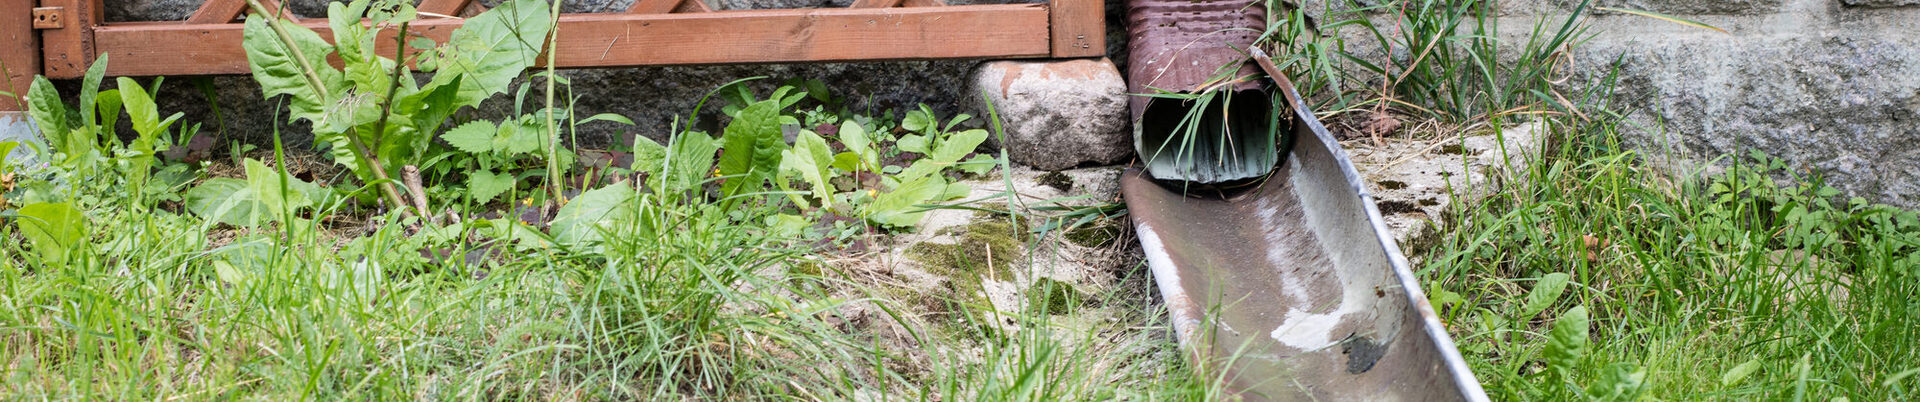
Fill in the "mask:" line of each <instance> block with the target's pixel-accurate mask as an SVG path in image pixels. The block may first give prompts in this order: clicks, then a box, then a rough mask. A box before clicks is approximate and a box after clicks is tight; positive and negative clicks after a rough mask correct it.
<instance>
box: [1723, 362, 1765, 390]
mask: <svg viewBox="0 0 1920 402" xmlns="http://www.w3.org/2000/svg"><path fill="white" fill-rule="evenodd" d="M1757 371H1760V359H1759V358H1753V359H1747V362H1746V363H1740V365H1738V366H1733V368H1732V369H1728V370H1727V372H1726V374H1721V375H1720V386H1723V387H1733V386H1735V385H1740V382H1741V381H1746V380H1747V376H1751V375H1753V373H1754V372H1757Z"/></svg>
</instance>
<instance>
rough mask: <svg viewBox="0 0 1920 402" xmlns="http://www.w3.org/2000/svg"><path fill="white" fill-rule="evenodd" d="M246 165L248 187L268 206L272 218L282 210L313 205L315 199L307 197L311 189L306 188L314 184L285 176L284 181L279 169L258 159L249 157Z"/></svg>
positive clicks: (268, 214)
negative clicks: (268, 165)
mask: <svg viewBox="0 0 1920 402" xmlns="http://www.w3.org/2000/svg"><path fill="white" fill-rule="evenodd" d="M245 165H246V169H247V189H248V190H252V191H253V195H254V196H255V197H258V198H259V200H260V205H261V206H264V207H266V208H267V210H266V213H267V216H268V217H270V219H273V218H277V217H279V215H280V213H281V211H295V210H299V209H301V208H306V207H308V206H312V205H313V200H312V199H309V198H307V194H308V193H309V191H308V189H307V188H306V187H309V186H312V184H309V183H307V182H304V181H300V179H296V178H292V177H285V178H284V179H285V181H284V182H283V181H282V179H283V177H281V172H280V171H279V170H277V169H274V168H270V167H267V164H265V163H262V162H260V161H258V160H253V159H247V160H246V162H245Z"/></svg>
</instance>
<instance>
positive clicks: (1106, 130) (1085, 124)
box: [970, 59, 1133, 170]
mask: <svg viewBox="0 0 1920 402" xmlns="http://www.w3.org/2000/svg"><path fill="white" fill-rule="evenodd" d="M970 92H971V93H982V92H984V93H986V101H989V102H992V103H993V104H992V106H993V107H994V109H995V110H996V111H997V112H999V115H1000V120H1001V122H1002V124H1003V125H1004V126H1005V129H1006V136H1007V142H1008V144H1005V146H1006V147H1007V149H1008V156H1009V157H1010V158H1012V159H1013V161H1014V162H1019V163H1021V164H1024V165H1027V166H1032V167H1034V168H1037V169H1041V170H1064V169H1071V168H1074V167H1077V166H1082V165H1107V164H1113V163H1118V162H1121V161H1125V160H1126V159H1127V158H1128V157H1131V156H1132V155H1133V140H1132V138H1133V137H1132V131H1131V130H1129V129H1128V127H1127V96H1128V95H1127V84H1126V81H1125V80H1123V79H1122V78H1121V77H1120V70H1119V69H1117V68H1115V67H1114V65H1113V62H1111V61H1107V60H1085V59H1083V60H1064V61H995V62H988V63H983V64H981V65H980V67H978V68H976V69H974V72H973V90H972V91H970ZM979 109H980V110H985V109H986V107H985V105H981V107H980V108H979ZM996 141H997V139H996Z"/></svg>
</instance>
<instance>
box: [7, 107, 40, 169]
mask: <svg viewBox="0 0 1920 402" xmlns="http://www.w3.org/2000/svg"><path fill="white" fill-rule="evenodd" d="M35 130H37V129H36V128H34V127H33V121H32V120H30V119H28V118H27V114H26V113H23V112H0V142H14V143H19V144H21V146H20V147H18V148H14V149H13V151H12V152H8V153H7V154H6V155H0V162H13V163H18V164H20V165H31V164H34V161H35V159H34V155H33V150H31V149H28V148H30V147H28V146H26V144H29V143H38V142H40V134H39V133H38V132H36V131H35Z"/></svg>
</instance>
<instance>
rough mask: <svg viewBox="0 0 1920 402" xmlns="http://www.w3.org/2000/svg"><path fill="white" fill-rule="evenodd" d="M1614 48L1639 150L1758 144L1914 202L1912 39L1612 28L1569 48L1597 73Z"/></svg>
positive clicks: (1722, 151) (1919, 187) (1868, 191)
mask: <svg viewBox="0 0 1920 402" xmlns="http://www.w3.org/2000/svg"><path fill="white" fill-rule="evenodd" d="M1615 56H1621V57H1622V59H1621V60H1622V65H1620V71H1621V79H1620V86H1619V91H1618V92H1617V93H1616V96H1617V100H1619V101H1620V102H1621V104H1623V105H1625V106H1627V107H1628V109H1629V110H1637V112H1636V114H1635V115H1634V116H1635V117H1634V122H1635V123H1636V126H1638V127H1637V128H1636V129H1632V130H1630V134H1631V135H1630V137H1629V139H1630V140H1632V141H1631V142H1633V143H1634V144H1635V145H1638V146H1639V147H1640V148H1642V149H1645V150H1647V151H1646V153H1647V154H1648V156H1649V157H1650V158H1654V159H1662V158H1667V157H1676V158H1679V159H1680V160H1683V161H1686V162H1683V163H1681V164H1682V165H1686V164H1691V163H1696V162H1701V161H1707V160H1710V159H1711V158H1717V157H1720V156H1724V155H1746V154H1748V153H1749V152H1751V151H1760V152H1763V153H1766V154H1768V155H1770V156H1772V157H1775V158H1780V159H1783V160H1785V161H1786V162H1787V163H1788V164H1789V165H1790V166H1792V167H1794V169H1795V170H1796V174H1799V175H1802V176H1810V175H1817V176H1819V177H1820V178H1822V179H1823V180H1824V181H1825V182H1826V184H1828V185H1831V186H1833V187H1835V188H1838V189H1840V190H1843V191H1845V192H1846V193H1848V194H1850V195H1854V196H1860V197H1865V198H1868V199H1872V200H1875V201H1880V202H1886V203H1890V204H1895V205H1901V206H1905V207H1909V208H1913V207H1920V79H1915V77H1920V40H1915V38H1883V37H1870V36H1827V37H1822V36H1812V35H1808V36H1804V37H1787V38H1746V39H1741V40H1715V41H1685V42H1676V41H1638V40H1631V39H1627V40H1619V39H1615V40H1608V41H1595V42H1593V43H1590V44H1589V45H1588V47H1587V48H1585V49H1584V50H1582V51H1581V54H1580V55H1578V56H1577V58H1578V59H1580V60H1582V62H1581V64H1582V66H1581V68H1580V69H1581V70H1583V71H1587V72H1589V73H1596V72H1602V71H1605V68H1604V67H1605V64H1606V63H1609V62H1611V61H1612V60H1613V59H1614V57H1615ZM1723 162H1725V161H1723ZM1676 173H1679V172H1676Z"/></svg>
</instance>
